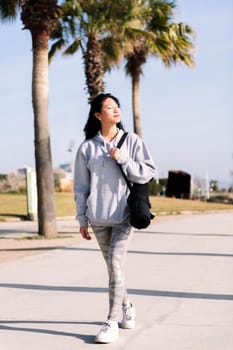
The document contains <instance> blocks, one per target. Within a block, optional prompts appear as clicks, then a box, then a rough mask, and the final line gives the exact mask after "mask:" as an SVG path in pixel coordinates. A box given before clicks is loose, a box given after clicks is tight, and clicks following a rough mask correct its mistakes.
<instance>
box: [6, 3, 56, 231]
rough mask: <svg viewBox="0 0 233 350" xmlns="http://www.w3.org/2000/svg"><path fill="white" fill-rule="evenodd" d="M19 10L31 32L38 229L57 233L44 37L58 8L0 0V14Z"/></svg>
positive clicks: (10, 14)
mask: <svg viewBox="0 0 233 350" xmlns="http://www.w3.org/2000/svg"><path fill="white" fill-rule="evenodd" d="M20 10H21V20H22V22H23V24H24V29H28V30H29V31H30V32H31V36H32V52H33V71H32V105H33V111H34V131H35V161H36V174H37V191H38V233H39V234H40V235H43V236H45V237H54V236H56V234H57V228H56V215H55V207H54V181H53V170H52V159H51V146H50V136H49V127H48V41H49V38H50V35H51V33H52V31H53V30H54V29H55V27H56V26H57V23H58V18H59V16H60V15H61V10H60V8H59V7H58V6H57V1H56V0H37V1H36V0H22V1H16V0H10V1H4V0H0V18H1V19H2V20H7V19H8V20H12V19H15V18H16V16H17V14H18V12H19V11H20Z"/></svg>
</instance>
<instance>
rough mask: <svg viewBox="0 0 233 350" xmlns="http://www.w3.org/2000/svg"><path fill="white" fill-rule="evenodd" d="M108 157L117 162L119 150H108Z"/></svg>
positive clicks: (113, 148) (114, 148)
mask: <svg viewBox="0 0 233 350" xmlns="http://www.w3.org/2000/svg"><path fill="white" fill-rule="evenodd" d="M109 155H110V157H111V158H112V159H115V160H118V159H119V158H120V149H119V148H116V147H112V148H111V149H110V150H109Z"/></svg>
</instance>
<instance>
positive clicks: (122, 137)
mask: <svg viewBox="0 0 233 350" xmlns="http://www.w3.org/2000/svg"><path fill="white" fill-rule="evenodd" d="M127 135H128V133H127V132H124V134H123V135H122V136H121V138H120V140H119V142H118V144H117V148H121V146H122V145H123V143H124V141H125V139H126V137H127ZM117 164H118V166H119V168H120V171H121V173H122V175H123V177H124V179H125V181H126V183H127V186H128V188H129V190H130V191H131V190H132V185H131V183H130V181H129V180H128V179H127V176H126V175H125V173H124V171H123V169H122V167H121V166H120V164H119V163H117Z"/></svg>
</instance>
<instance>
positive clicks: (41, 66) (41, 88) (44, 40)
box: [31, 31, 57, 238]
mask: <svg viewBox="0 0 233 350" xmlns="http://www.w3.org/2000/svg"><path fill="white" fill-rule="evenodd" d="M31 34H32V42H33V71H32V105H33V111H34V130H35V160H36V174H37V191H38V225H39V226H38V233H39V234H40V235H43V236H45V237H47V238H49V237H54V236H56V235H57V228H56V215H55V207H54V179H53V168H52V159H51V146H50V136H49V127H48V40H49V36H48V34H47V33H46V32H45V31H41V32H38V31H31Z"/></svg>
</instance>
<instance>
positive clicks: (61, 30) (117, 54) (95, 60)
mask: <svg viewBox="0 0 233 350" xmlns="http://www.w3.org/2000/svg"><path fill="white" fill-rule="evenodd" d="M137 2H138V3H139V1H137ZM61 6H62V9H63V17H62V19H61V20H60V23H59V27H58V28H57V30H56V31H55V32H54V33H53V35H52V42H53V44H52V45H51V49H50V53H49V57H50V58H52V57H53V56H54V54H55V53H56V52H57V51H59V50H63V53H64V54H66V55H68V54H74V53H76V52H77V51H78V50H81V52H82V58H83V63H84V70H85V77H86V88H87V91H88V95H89V101H91V100H92V99H93V98H94V97H95V96H97V95H98V94H99V93H101V92H103V91H104V74H105V72H106V71H107V70H110V69H111V67H112V66H114V65H117V64H118V63H119V61H120V58H122V57H123V56H122V55H123V51H122V40H124V38H126V36H124V33H125V32H126V31H129V30H134V29H135V13H137V11H138V10H137V9H138V7H137V6H135V1H131V0H124V1H122V0H118V1H108V0H100V1H93V0H80V1H78V0H66V1H64V2H63V4H62V5H61Z"/></svg>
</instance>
